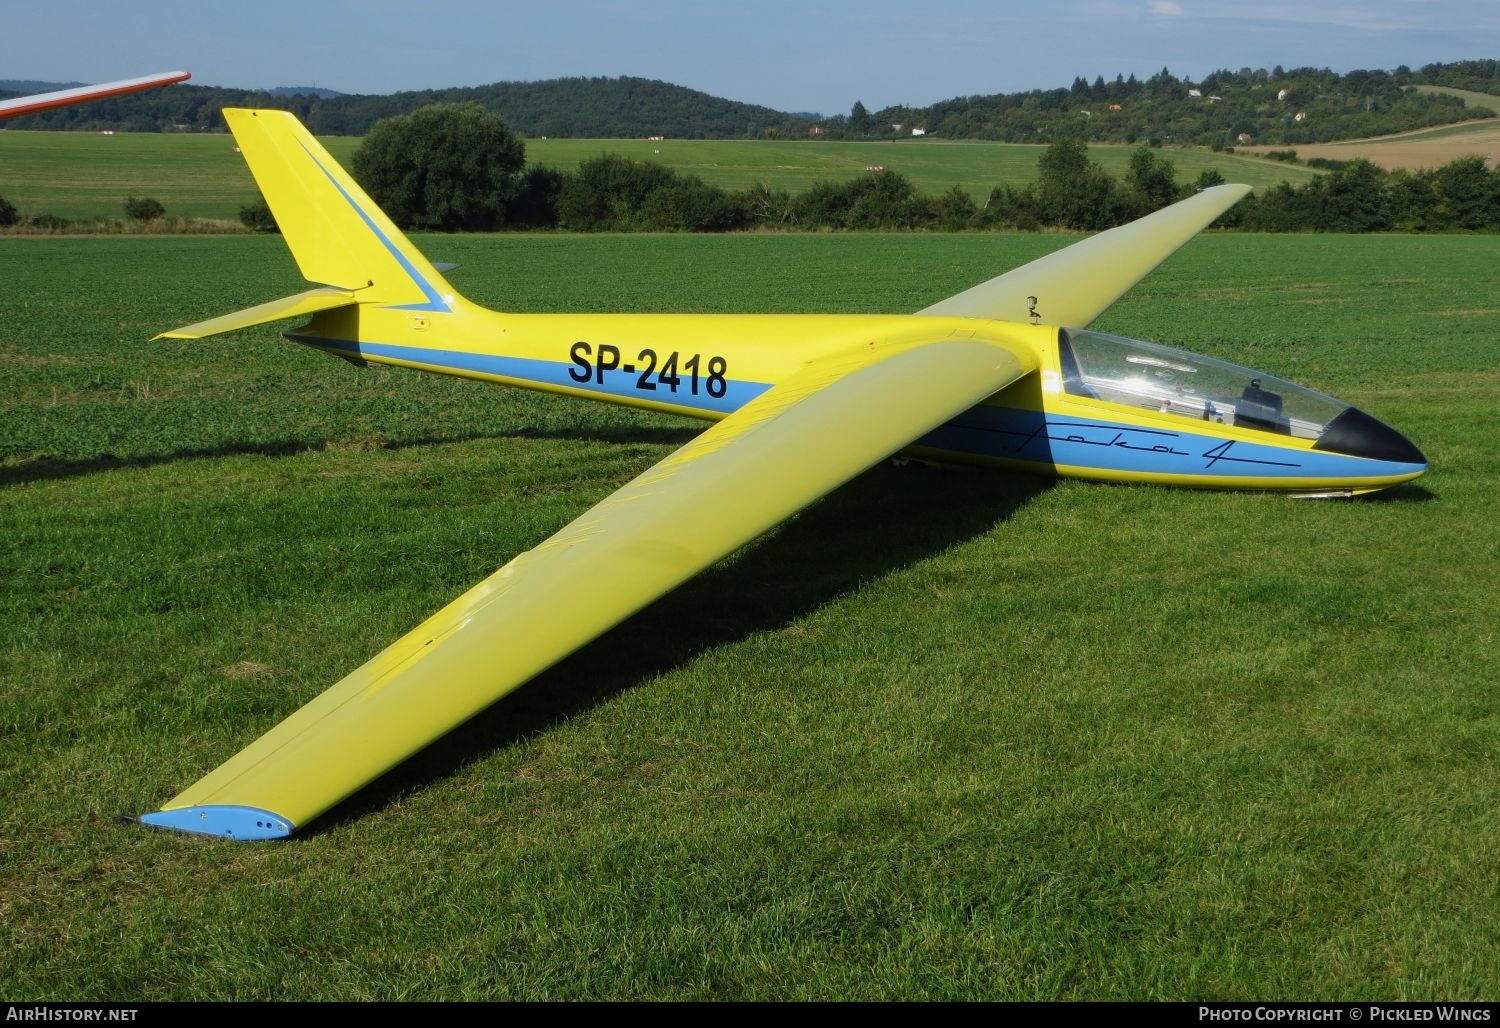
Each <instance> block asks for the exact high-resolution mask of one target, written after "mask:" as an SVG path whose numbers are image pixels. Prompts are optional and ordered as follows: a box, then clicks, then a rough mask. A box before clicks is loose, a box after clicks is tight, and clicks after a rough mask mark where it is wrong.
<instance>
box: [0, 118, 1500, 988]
mask: <svg viewBox="0 0 1500 1028" xmlns="http://www.w3.org/2000/svg"><path fill="white" fill-rule="evenodd" d="M116 138H118V137H116ZM1067 241H1068V237H1064V236H1059V235H1030V236H1026V235H980V234H968V235H958V236H944V235H938V234H905V235H880V234H849V235H805V236H799V235H785V236H783V235H740V236H728V237H712V236H665V237H663V236H645V235H642V236H598V237H575V236H566V235H541V236H523V235H513V236H460V237H425V238H423V239H421V240H420V243H421V244H422V245H423V246H424V248H425V249H426V250H427V251H428V252H429V253H430V254H431V256H433V257H434V258H435V259H440V260H456V261H459V262H460V263H461V265H462V266H461V268H460V269H459V270H458V271H456V272H454V273H453V275H452V279H453V281H454V283H455V285H456V286H457V287H458V288H460V289H462V290H464V291H465V292H467V293H468V294H469V295H471V296H472V297H473V298H474V299H476V300H478V301H481V302H484V303H487V304H490V305H493V306H501V307H509V308H512V309H518V310H519V309H525V310H570V309H577V310H612V309H615V310H620V309H629V310H650V309H670V310H683V311H716V310H747V309H748V310H753V309H760V310H778V311H911V310H915V309H918V308H920V307H922V306H924V305H926V304H929V303H932V302H934V301H936V300H937V299H939V298H941V297H943V296H945V295H947V294H949V293H952V292H954V291H956V290H958V289H960V288H963V287H965V286H968V285H970V284H973V283H974V282H975V281H977V280H979V279H981V278H984V277H987V276H988V275H990V274H993V273H995V272H998V271H1000V270H1003V269H1005V268H1008V267H1010V266H1012V265H1014V264H1017V263H1020V262H1022V261H1024V260H1026V259H1029V258H1032V257H1035V256H1038V255H1040V254H1041V253H1043V252H1046V251H1048V250H1051V249H1053V248H1055V247H1057V246H1060V245H1062V244H1063V243H1065V242H1067ZM1497 279H1500V238H1497V237H1494V236H1443V237H1421V236H1359V237H1342V236H1331V235H1318V236H1306V235H1299V236H1275V237H1271V236H1250V235H1206V236H1204V237H1201V238H1199V239H1197V240H1195V241H1193V242H1192V243H1190V244H1189V245H1188V246H1187V247H1186V248H1185V249H1184V250H1183V251H1182V252H1181V253H1179V254H1177V255H1176V256H1175V257H1173V258H1172V259H1171V260H1169V261H1168V262H1167V263H1166V264H1165V265H1163V266H1162V267H1161V268H1160V269H1159V270H1158V271H1157V272H1155V273H1154V274H1153V275H1152V276H1150V277H1149V278H1148V279H1147V280H1146V281H1144V282H1143V283H1141V285H1140V286H1138V287H1137V288H1136V289H1135V290H1134V291H1133V292H1132V293H1131V294H1130V295H1129V296H1127V297H1126V298H1125V299H1124V300H1122V301H1121V302H1120V303H1119V304H1117V305H1116V306H1115V307H1114V308H1112V309H1111V310H1110V311H1109V312H1108V313H1107V314H1106V315H1105V316H1104V317H1103V318H1102V319H1101V320H1100V322H1099V326H1100V327H1101V328H1104V329H1107V330H1110V331H1116V332H1121V333H1125V334H1131V335H1138V336H1144V337H1148V338H1155V339H1159V340H1162V341H1164V342H1167V343H1170V344H1174V345H1180V346H1185V347H1188V348H1191V349H1195V350H1199V351H1202V352H1207V353H1211V354H1214V355H1217V356H1222V357H1227V358H1230V359H1233V360H1237V361H1240V362H1242V363H1246V364H1249V365H1251V366H1255V367H1261V368H1264V369H1265V370H1267V371H1270V372H1276V373H1281V374H1283V375H1286V376H1289V377H1292V378H1294V379H1297V380H1300V381H1302V382H1305V383H1307V384H1309V385H1312V386H1315V387H1317V388H1320V389H1323V390H1326V391H1328V392H1331V393H1332V394H1334V395H1336V396H1339V397H1341V398H1343V399H1346V400H1348V401H1351V402H1353V403H1356V404H1358V405H1359V406H1361V407H1363V408H1365V409H1366V410H1368V411H1370V412H1372V413H1374V414H1375V415H1376V416H1378V417H1380V418H1383V419H1385V420H1387V421H1389V422H1391V423H1392V424H1394V425H1396V426H1397V427H1399V428H1400V429H1401V430H1402V431H1404V432H1406V433H1407V434H1408V435H1410V437H1411V438H1412V439H1413V440H1415V441H1416V442H1417V443H1418V444H1419V445H1420V446H1421V447H1422V448H1423V449H1424V450H1425V451H1426V453H1427V455H1428V457H1429V459H1430V460H1431V462H1432V470H1431V472H1430V473H1429V474H1428V475H1427V476H1426V477H1424V478H1422V479H1421V480H1419V481H1418V482H1417V483H1415V484H1413V485H1409V486H1406V487H1402V488H1400V489H1397V490H1394V491H1391V492H1389V493H1386V494H1382V495H1377V496H1376V497H1373V498H1369V499H1364V500H1357V501H1345V502H1313V501H1295V500H1288V499H1285V498H1282V497H1278V496H1274V495H1254V494H1234V493H1224V494H1219V493H1209V492H1192V491H1181V490H1169V489H1163V488H1154V487H1114V486H1102V485H1089V484H1085V483H1076V482H1063V483H1056V482H1050V481H1046V480H1038V479H1032V478H1026V477H1020V476H1008V475H1004V474H998V473H986V472H980V471H963V470H952V469H939V468H931V467H926V466H922V465H917V464H906V465H902V464H894V463H888V464H885V465H882V466H880V467H877V468H875V469H872V470H871V471H869V472H868V473H866V474H865V475H863V476H861V477H859V478H858V479H856V480H855V481H854V482H852V483H851V484H850V485H848V486H847V487H845V488H843V489H840V490H838V491H837V492H835V493H834V494H833V495H831V496H830V497H828V498H826V499H825V500H823V501H822V502H820V503H818V504H815V505H814V506H813V507H811V508H809V509H808V510H807V511H805V512H803V513H802V514H801V515H799V516H798V517H796V518H795V519H793V520H792V521H791V522H789V523H788V524H786V525H785V526H783V527H782V528H781V529H780V530H778V531H776V532H774V533H772V534H771V535H769V536H768V537H766V538H764V539H762V540H760V541H759V542H757V543H756V544H754V545H751V546H749V547H747V548H745V549H744V550H743V551H741V552H740V553H738V554H736V555H735V556H733V557H732V558H731V559H729V560H726V561H725V562H723V563H722V564H721V565H719V566H717V567H716V568H714V569H712V570H711V571H710V572H708V573H706V574H705V575H703V576H701V577H699V578H698V579H696V580H694V581H692V582H690V583H689V584H688V585H686V586H684V587H683V588H682V589H680V590H679V591H678V592H676V593H675V594H672V595H670V596H668V597H667V598H665V599H663V600H662V601H660V602H658V603H657V604H655V605H654V606H652V607H650V608H648V609H647V610H645V611H644V612H642V613H641V614H639V615H638V616H636V617H634V618H632V619H631V620H629V621H628V622H626V623H625V624H624V625H622V626H621V627H620V628H618V629H616V630H615V631H613V632H612V633H610V634H609V635H607V636H605V637H604V638H602V639H600V640H598V641H596V642H595V643H593V644H592V645H590V646H588V647H586V648H585V649H584V650H583V651H581V652H580V653H579V654H577V655H576V656H574V657H573V658H570V659H569V660H567V661H565V662H564V663H562V664H561V665H560V666H558V667H557V668H555V669H554V670H552V671H550V672H548V673H546V674H544V675H543V676H541V677H540V678H539V679H538V680H536V681H535V682H533V683H532V684H530V685H529V686H527V687H525V688H524V689H522V690H520V691H518V692H517V693H515V694H512V695H511V696H510V697H508V698H507V699H505V700H504V701H502V702H501V703H500V704H498V705H497V706H496V707H494V708H493V709H491V710H490V711H489V712H487V713H485V714H483V715H481V716H480V717H479V718H477V719H476V720H475V721H474V722H472V723H471V724H469V725H468V726H466V727H465V728H463V729H461V730H459V731H457V732H456V733H454V734H453V735H452V736H450V737H448V738H447V739H444V740H442V741H441V742H439V743H437V744H435V745H434V746H432V747H431V748H430V749H429V750H428V751H426V752H425V753H424V754H422V755H420V756H419V757H417V758H415V759H414V760H412V761H410V762H408V763H407V764H405V765H403V766H401V767H400V768H398V769H397V770H396V771H394V772H393V773H391V774H389V775H387V776H386V777H385V778H383V779H381V780H379V781H378V782H376V783H375V784H373V785H372V786H370V787H369V788H367V789H366V790H364V791H363V792H361V793H360V794H358V795H357V796H355V797H354V798H353V799H352V800H350V801H349V802H347V803H345V804H343V805H342V806H340V807H338V808H337V809H336V810H335V811H333V812H332V813H331V814H329V815H328V816H326V817H325V818H323V819H322V820H320V821H318V822H316V823H315V824H314V825H312V826H311V827H310V829H309V830H308V831H307V832H306V833H305V834H304V835H302V836H300V837H298V838H295V839H293V840H289V841H287V842H284V843H267V844H243V845H234V844H229V843H223V842H219V841H217V840H213V839H203V838H191V837H186V836H182V835H177V834H173V833H164V832H157V831H153V830H149V829H147V828H144V827H142V826H140V825H137V824H129V823H121V822H119V821H117V820H116V815H117V814H119V813H120V812H140V811H144V810H149V809H153V808H155V807H156V806H157V805H159V804H160V803H161V802H163V801H164V800H166V799H168V798H169V797H170V796H172V795H173V794H175V793H176V792H177V791H178V790H179V789H181V788H183V787H184V786H186V785H188V784H189V783H191V782H193V781H194V780H195V779H197V778H198V777H199V776H200V775H201V774H203V773H204V772H205V771H207V770H209V769H210V768H212V767H214V766H215V765H217V764H218V763H219V762H221V761H222V760H224V759H226V758H227V757H229V756H230V755H231V754H233V753H234V752H235V751H236V750H237V749H239V747H241V746H242V745H244V744H245V743H246V742H248V741H249V740H251V739H252V738H254V737H255V736H256V735H258V734H259V733H260V732H262V731H263V730H265V729H267V728H269V727H270V726H271V725H273V724H275V723H276V722H277V721H278V720H279V719H281V718H282V717H283V716H285V715H286V714H288V713H290V712H291V711H292V710H294V709H295V708H296V707H297V706H298V705H299V704H301V703H302V702H304V701H305V700H307V699H308V698H310V697H312V696H314V695H316V694H317V693H318V692H320V691H321V690H322V689H323V688H325V687H326V686H327V685H329V684H331V683H332V682H333V681H335V680H336V679H338V678H339V677H340V676H342V675H343V674H344V673H345V672H347V671H348V670H350V669H351V668H353V667H355V666H356V665H358V664H359V663H361V662H362V661H364V660H365V659H366V658H368V657H369V656H370V655H372V654H373V653H375V652H376V651H377V650H379V649H380V648H382V647H383V646H384V645H385V644H386V643H387V642H389V641H391V640H392V639H394V638H395V637H396V636H397V635H399V634H401V633H402V632H404V631H405V630H406V629H408V628H409V627H411V626H412V625H414V624H415V623H416V622H417V621H418V620H419V619H421V618H422V617H424V616H425V615H426V614H428V613H430V612H431V611H432V610H434V609H436V608H437V607H439V606H441V605H442V604H444V603H446V602H447V601H448V600H449V599H451V598H452V597H453V596H455V595H457V594H458V593H459V592H460V591H462V590H463V589H465V588H466V587H467V586H468V585H470V584H471V583H473V582H475V581H476V580H478V579H479V578H481V577H482V576H484V575H486V574H488V573H489V572H491V571H492V570H493V569H494V568H496V567H498V566H499V565H501V564H503V563H505V562H506V561H508V560H509V559H510V558H511V557H513V556H514V555H515V554H517V553H518V552H520V551H522V550H524V549H526V548H528V547H531V546H533V545H535V544H536V543H538V542H539V541H541V540H542V539H544V538H545V537H546V536H547V535H548V534H549V533H551V532H552V531H554V530H556V529H557V528H559V527H560V526H562V525H563V524H564V523H566V522H567V521H569V520H570V519H572V518H573V517H574V516H576V515H577V514H579V513H580V512H582V511H583V510H584V509H585V508H586V507H587V506H589V505H590V504H591V503H593V502H594V501H596V500H598V499H599V498H601V497H603V496H605V495H606V494H608V493H609V492H611V491H612V490H614V489H615V488H617V487H618V486H619V485H620V484H622V483H623V482H625V481H627V480H628V479H630V478H631V477H633V476H634V475H636V474H638V473H639V472H640V471H642V470H643V469H644V468H646V467H647V466H649V465H650V464H651V463H652V462H653V461H655V460H657V459H659V458H661V457H662V456H663V455H665V454H667V453H668V452H670V451H671V450H672V448H674V447H675V446H677V445H679V444H681V443H682V442H683V441H684V440H686V439H688V438H690V437H691V435H692V433H693V432H694V431H695V430H696V427H697V426H695V425H692V424H686V423H683V422H680V421H676V420H673V419H670V418H667V417H664V416H654V415H646V414H641V413H636V412H630V411H623V410H619V409H613V408H608V407H604V406H602V405H590V404H587V403H582V402H579V401H570V400H564V399H559V398H550V397H546V396H541V395H537V394H531V393H525V392H519V391H512V390H506V389H503V388H499V387H493V386H486V385H481V384H476V383H465V382H461V381H458V380H453V379H443V378H437V377H426V376H421V375H419V374H416V373H411V372H401V371H392V370H359V369H356V368H354V367H351V366H348V365H346V364H344V363H342V362H339V361H336V360H331V359H329V358H327V357H325V356H322V355H319V354H316V353H313V352H310V351H306V350H303V349H300V348H298V347H296V346H294V345H292V344H288V343H283V342H281V341H279V340H277V339H276V338H275V335H274V332H273V331H271V330H269V329H258V330H251V331H247V332H242V333H238V334H236V335H233V336H228V337H222V338H219V339H214V340H207V341H202V342H177V341H173V342H155V343H153V342H150V341H149V339H150V337H151V335H153V334H154V333H156V332H158V331H161V330H164V329H168V328H171V327H174V326H177V325H180V324H183V323H186V322H190V321H193V320H196V319H199V318H202V317H206V316H209V315H213V314H218V313H223V312H226V311H229V310H232V309H236V308H239V307H244V306H248V305H250V304H253V303H257V302H260V301H263V300H267V299H270V298H273V297H278V296H283V295H286V294H288V293H291V292H294V291H297V290H299V289H301V288H304V285H303V283H301V282H300V280H299V279H298V277H297V274H296V271H295V269H294V267H293V265H292V262H291V260H290V259H289V258H288V256H287V255H286V253H285V250H284V247H283V246H282V243H281V242H280V240H278V239H275V238H264V237H250V236H246V237H227V238H202V237H199V238H186V237H179V238H159V239H142V238H121V237H91V238H59V239H54V238H8V239H0V282H3V283H4V286H3V288H0V314H3V317H0V624H3V625H4V630H3V632H0V728H3V731H0V914H3V916H0V940H3V945H0V982H3V983H4V984H3V986H0V993H3V995H4V998H5V999H7V1000H12V1001H21V1000H44V999H55V1000H62V999H66V1000H75V1001H77V1000H95V999H115V1000H184V999H216V1000H277V999H391V1000H398V999H437V998H445V999H551V1000H562V999H747V1000H753V999H762V1000H763V999H814V998H818V999H835V998H836V999H867V1000H879V999H1026V998H1034V999H1057V998H1069V999H1131V998H1149V999H1187V998H1237V999H1265V998H1278V997H1279V998H1287V999H1314V998H1328V999H1376V998H1391V999H1431V998H1453V999H1480V998H1484V999H1494V998H1495V996H1496V993H1497V992H1500V927H1497V926H1500V814H1497V810H1500V786H1497V783H1500V694H1497V686H1496V682H1497V675H1496V667H1497V654H1500V639H1497V626H1500V591H1497V590H1496V588H1495V583H1496V581H1500V505H1497V500H1496V497H1497V494H1500V427H1497V424H1496V421H1495V418H1494V412H1495V410H1496V408H1497V406H1500V343H1497V341H1496V328H1497V325H1500V301H1497V296H1500V281H1497ZM808 445H809V446H816V445H817V440H809V441H808ZM601 587H607V584H605V583H601Z"/></svg>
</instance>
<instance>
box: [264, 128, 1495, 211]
mask: <svg viewBox="0 0 1500 1028" xmlns="http://www.w3.org/2000/svg"><path fill="white" fill-rule="evenodd" d="M1277 156H1278V157H1280V158H1281V159H1290V160H1295V158H1296V155H1295V152H1282V153H1280V154H1278V155H1277ZM1319 163H1320V165H1321V166H1322V167H1323V169H1325V173H1324V174H1321V175H1318V176H1316V177H1314V178H1313V179H1311V180H1310V181H1308V182H1307V183H1305V184H1302V185H1291V184H1282V185H1278V186H1274V187H1272V188H1271V189H1268V190H1266V191H1264V192H1263V193H1262V194H1261V195H1259V196H1249V197H1246V199H1245V200H1243V201H1241V202H1240V203H1239V204H1237V205H1236V206H1235V207H1234V208H1233V209H1232V210H1231V211H1230V212H1228V213H1227V214H1226V215H1225V216H1224V217H1223V218H1222V219H1221V220H1220V222H1219V223H1218V224H1219V225H1220V226H1221V227H1227V228H1242V229H1246V230H1250V231H1266V232H1291V231H1334V232H1371V231H1389V230H1410V231H1450V230H1458V231H1464V230H1468V231H1494V230H1500V169H1496V170H1490V169H1488V168H1487V167H1486V165H1485V161H1484V159H1483V158H1481V157H1478V156H1475V157H1465V158H1461V159H1459V160H1456V161H1453V162H1450V163H1449V164H1447V165H1445V166H1443V167H1442V168H1439V169H1436V170H1433V171H1396V172H1387V171H1383V170H1381V169H1380V168H1377V167H1376V166H1375V165H1373V164H1371V163H1370V162H1369V161H1365V160H1355V161H1348V162H1337V161H1321V162H1319ZM351 170H352V172H353V174H354V176H355V178H356V179H357V180H358V181H359V182H360V184H361V185H362V186H363V187H364V188H365V190H366V191H367V192H369V194H370V195H371V197H372V198H373V199H374V200H375V201H376V203H378V204H379V205H380V206H381V207H382V208H383V209H384V210H385V211H386V213H388V214H389V215H390V216H391V218H392V220H394V221H395V222H396V223H397V224H398V225H400V226H401V227H402V228H406V229H418V230H436V231H461V230H469V231H494V230H498V229H527V228H559V229H564V230H569V231H579V232H632V231H663V232H728V231H735V230H741V229H752V228H779V229H789V230H798V229H800V230H826V229H907V230H918V229H931V230H938V231H961V230H966V229H1022V230H1034V229H1043V228H1063V229H1074V230H1085V231H1098V230H1101V229H1106V228H1111V227H1113V226H1116V225H1122V224H1125V223H1126V222H1128V221H1131V220H1134V219H1135V218H1138V217H1141V216H1143V215H1145V214H1149V213H1150V212H1152V211H1155V210H1159V209H1160V208H1162V207H1165V206H1167V205H1168V204H1171V203H1174V202H1176V201H1177V200H1180V199H1183V198H1184V197H1185V196H1189V195H1191V194H1192V193H1193V192H1195V191H1197V190H1199V189H1203V188H1206V187H1209V186H1213V185H1218V184H1221V183H1222V182H1223V181H1224V180H1223V177H1222V176H1221V175H1220V174H1219V173H1218V172H1217V171H1212V170H1210V171H1205V172H1204V173H1203V174H1202V175H1200V176H1199V177H1198V179H1197V180H1196V181H1195V182H1193V183H1191V184H1189V185H1181V184H1179V183H1178V181H1177V174H1176V168H1175V166H1174V165H1173V162H1172V161H1171V160H1169V159H1167V158H1165V157H1164V156H1162V153H1161V151H1159V150H1156V149H1153V148H1151V147H1149V146H1146V145H1142V146H1140V147H1138V148H1137V149H1136V150H1135V152H1134V153H1133V154H1132V155H1131V157H1130V162H1129V165H1128V168H1127V170H1126V173H1125V176H1124V178H1123V179H1120V178H1116V177H1115V176H1113V175H1111V174H1110V173H1109V172H1108V171H1106V170H1105V169H1104V168H1103V167H1101V166H1100V165H1099V164H1098V163H1097V162H1095V161H1093V160H1091V159H1090V158H1089V156H1088V144H1087V142H1085V141H1084V140H1083V139H1081V138H1077V137H1074V138H1068V139H1061V140H1057V141H1056V142H1054V143H1052V144H1051V145H1049V146H1048V147H1047V148H1046V149H1045V150H1044V151H1043V152H1042V155H1041V157H1040V159H1039V160H1038V164H1037V177H1036V179H1035V180H1034V181H1032V182H1029V183H1027V184H1025V185H1023V186H1010V185H1002V186H997V187H996V188H995V189H993V190H991V192H990V194H989V196H988V198H987V200H986V202H985V203H983V204H977V203H975V202H974V200H973V199H971V198H970V197H969V195H968V194H967V193H966V192H964V191H963V190H962V189H960V188H959V187H958V186H954V187H953V188H952V189H950V190H948V191H947V192H945V193H942V194H939V195H937V196H922V195H920V194H919V193H918V192H917V190H916V187H915V185H914V184H913V183H912V182H911V180H910V179H909V178H907V177H906V176H904V175H902V174H900V173H899V172H894V171H871V172H867V173H865V174H863V175H860V176H857V177H855V178H852V179H849V180H846V181H843V182H831V181H830V182H818V183H815V184H814V185H812V186H811V187H809V188H808V189H806V190H803V191H801V192H798V193H792V192H790V191H787V190H779V189H772V188H770V187H768V186H766V185H764V184H762V185H758V186H755V187H752V188H751V189H748V190H727V189H723V188H721V187H719V186H714V185H710V184H708V183H706V182H704V181H703V180H702V179H701V178H699V177H698V176H697V175H692V174H682V173H680V172H678V171H676V170H675V169H673V168H670V167H668V166H666V165H663V164H658V163H655V162H651V161H637V160H633V159H630V158H627V157H622V156H620V155H617V154H605V155H602V156H599V157H595V158H591V159H589V160H586V161H583V162H582V163H580V164H579V166H578V169H577V170H576V171H572V172H564V171H559V170H557V169H554V168H549V167H546V166H543V165H527V164H526V161H525V145H524V143H523V142H522V141H521V140H520V139H519V138H517V137H516V136H515V135H513V134H512V133H511V132H510V131H509V130H508V129H507V127H506V126H505V123H504V122H503V121H502V120H501V119H500V118H498V117H496V116H495V115H493V114H490V113H489V112H488V111H486V110H485V109H484V108H482V107H480V106H479V105H477V104H442V105H435V106H432V107H428V108H424V109H422V110H420V111H417V112H414V113H413V114H411V115H407V116H404V117H400V118H393V119H388V120H386V121H382V122H380V123H379V124H377V125H376V126H375V128H374V129H373V130H372V131H371V132H370V134H369V135H368V136H367V137H366V139H365V143H364V145H363V146H362V147H361V148H360V150H358V151H357V152H356V154H355V156H354V160H353V162H352V169H351ZM252 213H253V214H254V217H255V218H256V219H257V220H255V221H252V220H251V218H250V217H246V219H245V220H246V224H249V225H253V226H257V227H264V226H265V224H266V222H267V221H268V212H263V211H262V210H256V211H253V212H252Z"/></svg>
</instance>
